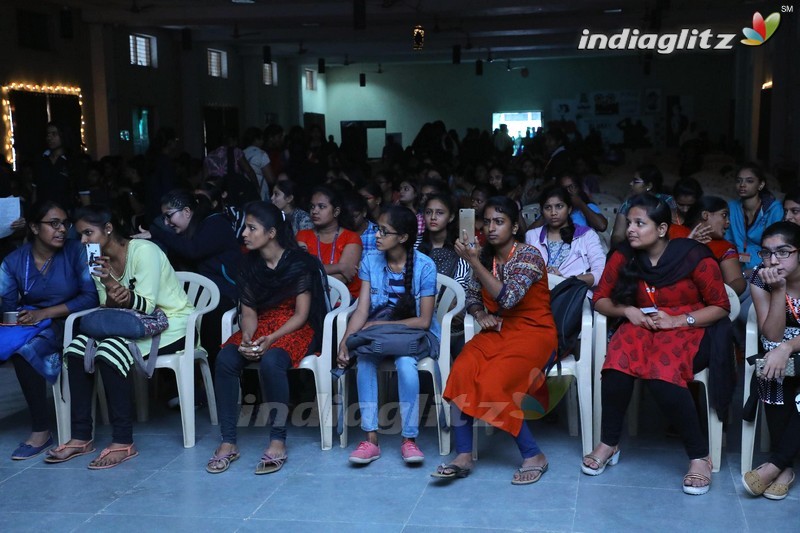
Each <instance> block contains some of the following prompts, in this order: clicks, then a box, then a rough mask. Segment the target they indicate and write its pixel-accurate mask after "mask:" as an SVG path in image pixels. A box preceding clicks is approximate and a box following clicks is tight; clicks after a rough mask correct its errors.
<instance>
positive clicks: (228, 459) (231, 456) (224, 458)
mask: <svg viewBox="0 0 800 533" xmlns="http://www.w3.org/2000/svg"><path fill="white" fill-rule="evenodd" d="M238 458H239V452H238V451H234V452H228V453H226V454H224V455H216V454H214V456H213V457H212V458H211V459H209V460H208V464H207V465H206V472H208V473H209V474H221V473H223V472H224V471H226V470H227V469H228V468H230V466H231V463H232V462H234V461H235V460H236V459H238ZM216 463H222V466H221V467H217V468H215V467H214V466H213V465H214V464H216Z"/></svg>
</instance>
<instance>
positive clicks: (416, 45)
mask: <svg viewBox="0 0 800 533" xmlns="http://www.w3.org/2000/svg"><path fill="white" fill-rule="evenodd" d="M412 38H413V42H412V48H413V49H414V50H416V51H419V50H422V49H423V47H424V46H425V28H423V27H422V26H420V25H419V24H417V25H416V26H414V31H413V33H412Z"/></svg>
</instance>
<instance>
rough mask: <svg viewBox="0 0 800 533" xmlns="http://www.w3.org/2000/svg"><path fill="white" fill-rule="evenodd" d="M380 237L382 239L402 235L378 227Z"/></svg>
mask: <svg viewBox="0 0 800 533" xmlns="http://www.w3.org/2000/svg"><path fill="white" fill-rule="evenodd" d="M377 233H378V235H380V236H382V237H386V236H387V235H400V233H398V232H396V231H389V230H388V229H386V228H384V227H383V226H379V227H378V231H377Z"/></svg>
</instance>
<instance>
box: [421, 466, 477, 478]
mask: <svg viewBox="0 0 800 533" xmlns="http://www.w3.org/2000/svg"><path fill="white" fill-rule="evenodd" d="M470 472H472V469H471V468H464V467H461V466H458V465H457V464H453V463H450V464H445V463H442V464H440V465H439V466H437V467H436V472H433V473H432V474H431V477H435V478H438V479H457V478H464V477H467V476H468V475H469V474H470Z"/></svg>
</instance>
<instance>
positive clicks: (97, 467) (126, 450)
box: [89, 443, 139, 470]
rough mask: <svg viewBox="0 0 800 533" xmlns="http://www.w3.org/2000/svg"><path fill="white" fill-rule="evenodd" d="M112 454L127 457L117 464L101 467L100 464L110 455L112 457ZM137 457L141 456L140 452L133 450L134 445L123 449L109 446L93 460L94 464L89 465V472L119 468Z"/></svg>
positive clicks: (131, 444)
mask: <svg viewBox="0 0 800 533" xmlns="http://www.w3.org/2000/svg"><path fill="white" fill-rule="evenodd" d="M112 453H124V454H125V457H123V458H122V459H120V460H119V461H117V462H115V463H108V464H105V465H99V464H98V463H99V462H100V461H102V460H103V459H105V458H106V457H107V456H108V455H110V454H112ZM137 455H139V452H138V451H136V450H134V449H133V443H130V444H128V445H127V446H123V447H121V448H112V447H110V446H109V447H107V448H106V449H104V450H103V451H102V452H100V455H99V456H97V458H96V459H93V460H92V462H90V463H89V470H105V469H107V468H114V467H115V466H118V465H120V464H122V463H124V462H125V461H127V460H128V459H133V458H134V457H136V456H137Z"/></svg>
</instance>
